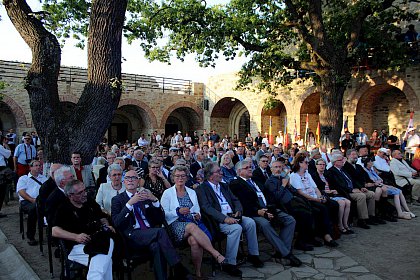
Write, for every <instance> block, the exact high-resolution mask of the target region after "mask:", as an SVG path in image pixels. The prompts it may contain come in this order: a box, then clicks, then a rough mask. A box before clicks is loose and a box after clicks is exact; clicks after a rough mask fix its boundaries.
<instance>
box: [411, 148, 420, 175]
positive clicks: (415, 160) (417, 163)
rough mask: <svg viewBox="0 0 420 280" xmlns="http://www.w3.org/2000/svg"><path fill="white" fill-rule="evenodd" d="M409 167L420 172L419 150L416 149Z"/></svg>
mask: <svg viewBox="0 0 420 280" xmlns="http://www.w3.org/2000/svg"><path fill="white" fill-rule="evenodd" d="M411 166H412V167H413V168H414V169H415V170H416V171H417V172H419V171H420V148H417V149H416V152H415V153H414V157H413V162H412V163H411Z"/></svg>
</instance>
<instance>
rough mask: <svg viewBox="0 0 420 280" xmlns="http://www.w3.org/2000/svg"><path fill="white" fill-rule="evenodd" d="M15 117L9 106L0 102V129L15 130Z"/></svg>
mask: <svg viewBox="0 0 420 280" xmlns="http://www.w3.org/2000/svg"><path fill="white" fill-rule="evenodd" d="M16 125H17V124H16V119H15V116H14V114H13V112H12V110H11V109H10V107H9V106H8V105H7V104H6V103H4V102H0V131H4V132H6V131H7V130H9V129H10V128H13V129H14V130H15V131H16Z"/></svg>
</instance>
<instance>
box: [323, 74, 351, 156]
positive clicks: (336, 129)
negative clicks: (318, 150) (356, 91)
mask: <svg viewBox="0 0 420 280" xmlns="http://www.w3.org/2000/svg"><path fill="white" fill-rule="evenodd" d="M344 73H345V72H344ZM348 73H350V72H348ZM319 75H320V78H321V94H320V108H321V110H320V114H319V122H320V126H321V144H323V145H326V146H327V147H330V148H339V139H340V136H341V129H342V127H343V96H344V92H345V90H346V84H347V81H348V80H349V78H350V77H349V74H343V75H334V74H333V73H332V72H331V71H328V72H323V73H322V74H319Z"/></svg>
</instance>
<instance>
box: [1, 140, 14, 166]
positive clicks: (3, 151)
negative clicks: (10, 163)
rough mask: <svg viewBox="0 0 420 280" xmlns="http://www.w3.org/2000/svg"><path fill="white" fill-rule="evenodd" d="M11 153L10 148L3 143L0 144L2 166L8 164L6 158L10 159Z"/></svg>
mask: <svg viewBox="0 0 420 280" xmlns="http://www.w3.org/2000/svg"><path fill="white" fill-rule="evenodd" d="M11 154H12V152H11V151H10V150H8V149H6V148H5V147H3V145H0V166H7V162H6V159H8V158H9V157H10V155H11Z"/></svg>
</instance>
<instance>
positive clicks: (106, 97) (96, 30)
mask: <svg viewBox="0 0 420 280" xmlns="http://www.w3.org/2000/svg"><path fill="white" fill-rule="evenodd" d="M3 3H4V5H5V8H6V10H7V13H8V15H9V17H10V19H11V21H12V23H13V25H14V26H15V27H16V29H17V31H18V32H19V33H20V35H21V36H22V38H23V39H24V40H25V42H26V43H27V44H28V46H29V47H30V48H31V50H32V65H31V67H30V69H29V71H28V75H27V78H26V83H25V88H26V89H27V91H28V94H29V100H30V107H31V112H32V120H33V124H34V126H35V128H36V130H37V132H38V134H39V136H40V138H41V141H42V144H43V146H44V149H45V156H46V160H47V161H49V162H59V163H69V162H70V154H71V152H72V151H75V150H77V151H80V152H81V153H82V157H83V162H84V163H90V162H91V160H92V157H93V155H94V153H95V149H96V146H97V145H98V144H99V143H100V141H101V139H102V137H103V135H104V134H105V132H106V129H107V128H108V127H109V125H110V123H111V121H112V117H113V113H114V110H115V109H116V108H117V106H118V102H119V100H120V97H121V84H120V83H119V82H120V81H121V40H122V27H123V23H124V15H125V10H126V7H127V0H96V1H93V2H92V7H91V13H90V15H91V16H90V25H89V38H88V79H87V83H86V85H85V88H84V90H83V93H82V95H81V97H80V100H79V102H78V104H77V106H76V108H75V111H74V113H73V114H72V115H71V116H70V117H67V118H65V117H64V115H63V114H62V112H63V110H61V106H60V102H59V95H58V87H57V81H58V74H59V70H60V60H61V49H60V45H59V43H58V40H57V38H56V37H55V36H54V35H53V34H51V33H50V32H48V31H47V30H46V29H45V28H44V26H43V24H42V22H41V21H40V20H38V19H37V18H35V17H34V16H33V13H32V11H31V9H30V7H29V6H28V5H27V3H26V1H24V0H4V1H3ZM112 80H115V81H116V82H114V83H113V84H112V83H111V82H112Z"/></svg>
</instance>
